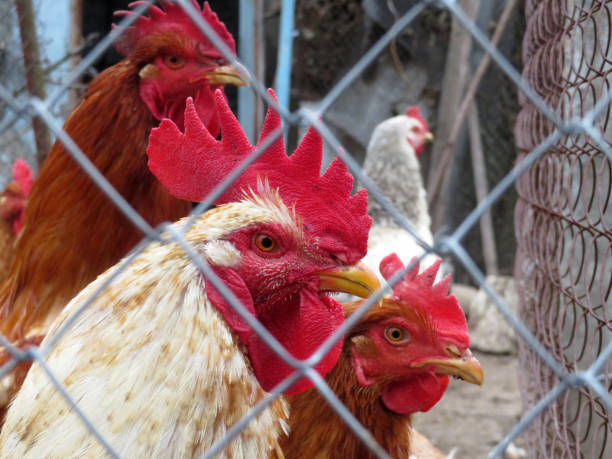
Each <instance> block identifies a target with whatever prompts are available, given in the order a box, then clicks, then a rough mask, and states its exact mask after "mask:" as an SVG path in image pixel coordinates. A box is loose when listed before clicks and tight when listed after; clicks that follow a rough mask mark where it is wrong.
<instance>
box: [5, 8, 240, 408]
mask: <svg viewBox="0 0 612 459" xmlns="http://www.w3.org/2000/svg"><path fill="white" fill-rule="evenodd" d="M141 3H143V2H134V3H133V4H132V6H137V5H139V4H141ZM193 4H194V6H197V4H196V3H195V1H193ZM198 11H200V12H201V16H202V18H203V19H204V20H205V21H207V22H208V24H210V25H211V27H212V28H213V29H214V30H215V31H216V32H217V33H218V35H219V36H220V37H221V38H222V39H223V41H224V42H225V44H226V45H227V46H228V47H229V48H230V49H231V50H232V51H234V50H235V45H234V39H233V38H232V36H231V35H230V34H229V32H227V30H226V29H225V26H224V25H223V23H221V22H220V21H219V20H218V18H217V16H216V15H215V14H214V13H213V12H212V11H211V10H210V8H209V6H208V4H207V3H206V4H204V7H203V9H202V10H200V8H199V7H198ZM129 14H133V13H132V12H128V11H124V12H119V15H129ZM115 46H116V48H117V50H118V51H119V52H120V53H121V54H123V55H124V56H125V58H124V59H123V60H121V61H120V62H119V63H117V64H116V65H114V66H112V67H110V68H108V69H106V70H105V71H103V72H102V73H100V74H99V75H98V76H97V77H96V78H95V79H94V80H93V81H92V82H91V83H90V84H89V87H88V88H87V93H86V94H85V96H84V98H83V100H82V101H81V102H80V103H79V105H77V107H76V108H75V109H74V110H73V111H72V113H71V114H70V115H69V116H68V118H67V120H66V123H65V124H64V130H65V131H66V132H67V134H68V135H69V136H70V137H71V138H72V139H73V140H74V141H75V142H76V144H77V145H78V146H79V147H80V148H81V150H82V151H83V152H84V153H85V154H86V155H87V156H88V157H89V159H90V160H91V162H92V163H93V165H94V166H95V167H96V168H97V169H98V170H99V171H100V172H101V173H102V174H104V176H105V177H106V179H107V180H108V181H109V182H110V183H111V185H112V186H113V187H115V189H116V190H117V191H118V192H119V193H120V194H121V195H122V196H123V197H124V198H125V199H126V200H127V201H128V203H129V204H130V205H131V206H132V207H133V208H134V209H135V210H136V211H137V212H138V213H139V214H140V215H141V216H142V217H143V218H144V219H145V220H146V221H147V222H148V223H149V224H151V225H153V226H157V225H158V224H160V223H161V222H164V221H175V220H177V219H178V218H180V217H183V216H185V215H187V214H188V213H189V212H190V210H191V208H192V205H191V203H190V202H188V201H184V200H180V199H177V198H176V197H174V196H171V195H170V194H169V193H168V192H167V191H166V190H165V189H164V187H163V186H162V184H161V183H159V181H158V180H156V178H155V177H154V176H153V174H151V172H150V171H149V169H148V168H147V157H146V153H145V150H146V146H147V140H148V137H149V133H150V131H151V129H152V128H153V127H155V126H156V125H157V124H158V122H159V120H161V119H163V118H170V119H172V120H173V121H174V122H175V123H176V124H177V125H178V126H181V127H182V126H183V113H184V110H185V100H186V98H187V97H189V96H191V97H193V99H194V101H195V107H196V110H197V111H198V114H199V116H200V117H201V119H202V120H203V121H204V122H205V123H206V125H207V127H208V128H209V129H210V131H211V132H212V133H213V135H217V133H218V130H219V126H218V124H219V123H218V119H217V114H216V108H215V102H214V90H215V89H216V88H219V87H220V86H221V85H223V84H226V83H230V84H243V83H244V82H243V81H242V80H241V78H240V75H239V74H238V73H237V71H236V70H235V69H234V68H232V67H231V66H229V65H227V62H226V60H225V59H224V57H223V56H222V55H221V53H220V52H219V51H218V50H217V49H216V48H214V47H213V46H212V44H211V43H210V41H209V40H208V39H207V38H206V37H205V36H204V34H202V32H201V31H200V30H199V29H198V28H197V27H196V26H195V24H193V22H192V21H191V19H190V18H189V17H188V16H187V14H186V13H185V12H184V11H183V10H182V8H181V7H180V6H179V5H176V4H173V3H170V2H162V3H161V8H160V7H156V6H153V7H151V8H150V9H149V17H146V16H143V17H140V18H138V19H137V20H136V21H135V22H134V24H133V25H132V26H131V27H129V28H128V29H127V30H126V31H125V32H124V33H123V35H121V37H120V39H119V41H117V42H116V44H115ZM142 237H143V234H142V233H141V231H140V230H139V229H138V228H137V227H136V226H135V225H134V224H133V223H132V222H131V221H130V220H129V219H128V218H127V217H126V216H124V215H123V213H122V212H121V211H120V210H119V209H118V208H117V207H116V205H115V204H114V203H113V202H112V201H111V200H110V198H108V197H107V196H106V194H104V193H103V192H102V191H101V190H100V188H99V187H98V185H97V184H95V183H94V182H93V180H92V179H91V178H90V177H89V175H88V174H87V173H86V172H84V171H83V170H82V169H81V167H80V166H79V165H78V164H77V163H76V162H75V161H74V160H73V158H72V156H71V155H70V154H69V153H68V151H67V150H66V148H65V147H64V145H63V144H62V143H61V142H60V141H56V142H55V144H54V146H53V148H52V150H51V152H50V153H49V156H48V158H47V159H46V161H45V162H44V164H43V165H42V168H41V170H40V172H39V174H38V177H37V179H36V181H35V183H34V185H33V187H32V192H31V194H30V196H29V198H28V212H27V213H26V217H25V219H24V224H23V229H22V231H21V235H20V237H19V239H18V241H17V243H16V247H15V253H14V257H13V259H12V260H13V261H12V265H11V267H10V272H9V274H8V275H7V277H6V279H4V281H3V282H2V284H0V332H2V333H3V334H4V336H6V337H7V338H8V339H9V340H11V341H12V342H14V343H17V344H18V343H20V342H24V341H25V342H27V341H29V340H30V339H35V338H36V337H38V339H40V338H41V337H42V336H44V335H45V333H46V331H47V330H48V328H49V326H50V324H51V323H52V322H53V321H54V320H55V318H56V317H57V314H59V312H60V311H61V309H62V308H63V307H64V306H65V305H66V303H68V301H70V300H71V299H72V298H73V297H74V296H75V295H76V294H77V293H78V292H79V291H80V290H81V289H82V288H83V287H84V286H85V285H87V284H88V283H89V282H91V281H92V280H94V279H95V278H96V276H98V275H99V274H100V273H101V272H103V271H104V270H105V269H107V268H109V267H110V266H112V265H113V264H115V263H116V262H117V261H119V259H120V258H121V257H123V256H124V255H125V254H126V253H127V252H128V251H129V250H130V249H131V248H132V247H134V246H135V245H136V243H137V242H138V241H139V240H140V239H142ZM10 377H11V376H9V378H10ZM5 384H8V387H13V386H16V387H19V384H20V381H18V380H15V381H14V382H12V383H6V381H5ZM10 396H11V394H0V399H2V398H3V397H10ZM0 403H1V402H0Z"/></svg>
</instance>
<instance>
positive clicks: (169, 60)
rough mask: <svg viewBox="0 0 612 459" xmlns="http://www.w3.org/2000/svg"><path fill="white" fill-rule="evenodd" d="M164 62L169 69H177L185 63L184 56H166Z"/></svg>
mask: <svg viewBox="0 0 612 459" xmlns="http://www.w3.org/2000/svg"><path fill="white" fill-rule="evenodd" d="M164 62H165V64H166V65H167V66H168V67H170V68H171V69H179V68H181V67H182V66H183V65H185V58H184V57H183V56H166V57H165V58H164Z"/></svg>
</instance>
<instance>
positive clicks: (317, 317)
mask: <svg viewBox="0 0 612 459" xmlns="http://www.w3.org/2000/svg"><path fill="white" fill-rule="evenodd" d="M216 98H217V103H218V104H219V118H220V122H221V126H222V127H221V131H222V140H219V141H217V140H215V138H214V137H213V136H212V135H211V134H210V133H209V131H208V130H207V129H206V128H205V127H204V125H203V124H202V123H201V121H200V120H199V119H198V115H197V113H196V109H195V108H194V105H193V103H192V102H188V107H187V111H186V114H185V133H184V134H182V133H181V132H180V131H179V130H178V128H177V127H176V125H175V124H174V123H173V122H172V121H170V120H164V121H163V122H162V123H161V125H160V127H159V128H158V129H155V130H154V132H153V133H152V135H151V141H150V145H149V148H148V154H149V156H150V161H151V162H152V163H154V164H159V161H170V162H171V163H172V164H176V163H181V164H183V166H185V168H184V169H182V170H181V169H178V168H177V169H174V170H170V171H166V172H167V173H166V174H165V175H163V180H164V184H165V185H167V186H168V189H169V190H170V192H172V193H174V192H176V191H177V190H179V189H180V193H181V195H183V197H189V198H190V199H194V200H197V199H201V198H202V196H203V195H201V193H205V194H208V193H209V192H210V191H211V190H212V189H213V188H214V186H215V185H216V184H217V183H218V182H219V180H220V179H221V178H222V177H223V176H224V174H225V173H223V172H222V173H219V174H215V171H216V167H215V165H216V164H217V163H219V164H224V165H225V168H226V169H227V170H231V169H233V168H234V167H236V165H237V164H239V163H240V162H241V161H242V160H243V159H244V158H245V157H246V156H247V155H248V154H250V153H251V152H252V151H253V149H254V147H253V146H252V145H250V143H249V142H248V139H247V138H246V136H245V134H244V132H243V131H242V130H241V128H240V125H239V124H238V122H237V120H236V119H235V118H234V116H233V114H232V113H231V111H230V109H229V107H228V106H227V104H226V102H225V98H224V96H223V94H222V93H221V92H218V93H217V96H216ZM279 126H280V118H279V117H278V115H277V114H276V113H274V112H272V111H269V112H268V115H267V117H266V120H265V122H264V127H263V129H262V133H261V136H260V143H261V141H262V139H264V138H266V137H267V136H268V135H269V134H270V133H271V132H273V131H274V130H276V129H278V128H279ZM321 156H322V142H321V139H320V137H319V136H318V134H317V133H316V132H315V131H313V130H311V131H310V132H309V133H308V134H307V135H306V137H305V138H304V140H303V141H302V142H301V144H300V146H299V147H298V148H297V150H296V151H295V152H294V153H293V155H292V156H291V157H288V156H287V155H286V154H285V152H284V146H283V140H282V138H280V139H278V140H276V141H275V142H274V143H273V145H272V146H271V147H270V148H268V149H267V151H266V153H265V154H264V155H262V156H261V157H260V158H259V159H258V160H257V161H256V163H255V164H253V165H251V167H249V169H247V171H246V172H244V173H243V174H242V175H241V176H240V178H239V179H238V180H237V181H236V182H234V183H233V184H232V186H231V187H230V188H229V189H228V190H226V191H225V192H224V193H223V195H222V196H221V197H220V198H219V200H218V201H217V203H225V204H223V205H221V206H220V207H217V208H214V209H212V210H210V211H208V212H206V213H204V214H203V215H201V216H199V217H198V218H197V219H196V220H195V221H194V223H193V225H192V226H190V227H189V228H187V229H186V232H185V234H184V236H185V238H186V240H187V241H188V242H189V243H190V244H191V245H192V246H193V248H194V249H195V252H197V253H198V254H200V255H201V256H203V257H204V259H205V260H206V261H207V262H208V264H209V265H210V267H211V268H212V270H213V271H214V272H215V273H216V275H217V276H219V278H220V279H221V280H222V281H223V282H224V283H225V284H226V286H227V287H228V288H229V289H230V290H231V291H232V292H233V293H234V295H235V296H236V297H237V298H238V299H239V300H240V302H241V303H242V304H243V305H244V307H245V308H246V309H247V311H248V313H250V314H252V315H253V316H254V317H256V318H257V319H258V320H259V321H260V322H261V323H262V324H263V325H264V327H265V328H266V329H267V330H268V331H269V332H270V333H271V334H272V335H273V336H274V337H275V338H276V339H277V340H278V341H279V342H280V343H281V344H282V345H283V346H284V347H285V348H286V349H287V350H288V351H289V352H290V353H291V354H292V355H293V356H294V357H296V358H299V359H305V358H307V357H309V356H310V355H311V354H312V352H313V351H315V350H316V349H317V348H318V347H319V346H320V345H321V344H322V342H323V341H324V340H325V339H327V338H328V337H329V336H330V335H331V333H333V332H334V331H335V330H336V329H337V327H338V326H340V325H341V324H342V322H343V319H344V314H343V311H342V306H341V305H340V304H339V303H338V302H336V301H335V300H334V299H332V298H331V297H330V296H329V295H328V294H327V293H328V292H333V291H339V290H343V291H348V292H350V293H353V294H357V295H362V296H365V295H368V294H369V293H371V291H373V290H374V289H376V288H377V287H378V285H379V284H378V281H377V279H376V276H375V275H374V273H372V272H369V271H367V270H363V269H362V268H361V267H360V266H355V263H357V262H358V260H359V259H360V258H361V257H362V256H363V255H364V254H365V251H366V246H367V234H368V231H369V227H370V223H371V219H370V218H369V217H368V216H367V214H366V208H367V197H366V194H365V192H358V193H357V194H356V195H354V196H352V197H351V196H350V192H351V189H352V177H351V176H350V174H349V173H348V170H347V169H346V167H345V166H344V165H343V164H342V163H341V162H340V161H339V160H336V161H335V162H334V163H332V165H331V166H330V167H329V168H328V169H327V171H326V172H325V173H324V174H323V175H322V176H319V170H320V164H321ZM189 166H193V167H189ZM206 170H208V171H210V172H211V173H210V174H206V173H205V172H204V171H206ZM175 172H176V173H177V175H174V173H175ZM191 172H195V175H196V176H197V177H196V179H193V180H192V177H191ZM192 186H193V187H192ZM190 187H192V188H190ZM186 221H187V219H184V220H182V221H180V222H178V223H176V224H175V225H173V229H174V230H175V231H180V230H182V229H183V226H184V224H185V223H186ZM118 270H119V267H118V266H114V267H112V268H111V269H109V270H108V271H106V272H105V273H104V274H102V275H101V276H100V277H99V278H98V279H96V280H95V281H94V282H92V283H91V284H90V285H89V286H87V287H86V288H85V289H84V290H83V291H82V292H81V293H80V294H79V295H78V296H76V297H75V298H74V300H72V301H71V302H70V303H69V304H68V306H67V307H66V308H65V309H64V310H63V311H62V312H61V314H60V316H59V317H58V319H57V320H56V322H55V323H54V325H53V327H52V329H51V331H50V335H49V337H51V336H52V335H54V334H55V333H56V332H57V331H58V329H59V328H61V327H62V325H63V324H64V323H65V321H66V320H67V318H68V316H70V315H72V314H74V313H75V312H76V311H77V310H78V309H79V308H81V307H82V306H83V303H84V302H85V301H87V300H88V299H89V298H90V297H91V296H92V294H93V292H95V291H96V290H97V289H98V288H99V287H100V286H101V285H102V284H104V283H105V282H108V281H110V284H109V286H108V287H107V288H106V289H105V290H104V292H103V293H102V294H101V295H100V296H98V297H96V298H95V299H94V300H93V303H92V304H91V305H90V307H89V308H87V309H85V310H84V311H83V312H82V314H81V315H80V316H79V317H78V319H77V320H76V322H75V323H74V324H73V325H72V326H71V327H70V328H69V329H68V330H66V333H65V334H64V335H63V336H62V338H61V340H59V341H58V342H57V343H56V344H55V346H54V347H53V348H52V349H51V350H50V351H49V353H48V357H47V360H48V365H49V367H50V368H51V369H52V371H54V373H55V374H56V376H57V377H58V378H59V380H60V381H62V382H63V384H64V385H65V386H66V388H67V391H68V393H70V394H71V395H72V396H73V397H74V399H75V400H77V401H78V404H79V406H80V407H81V408H82V410H83V411H84V412H85V413H86V415H87V416H88V417H89V418H90V419H91V421H92V422H93V424H94V425H95V426H96V427H97V428H98V429H99V430H100V432H101V434H102V435H104V437H105V438H106V439H107V440H108V441H109V443H110V444H111V445H112V446H113V447H114V448H115V449H116V452H117V453H118V454H120V455H122V456H124V457H198V456H199V455H201V454H202V453H203V452H204V451H206V450H207V449H208V448H210V446H211V445H212V444H213V443H214V442H215V441H216V440H218V439H219V438H221V437H223V436H224V435H225V433H226V432H227V429H228V428H230V427H231V426H232V425H233V424H234V423H235V422H236V421H237V420H238V419H240V417H242V416H243V415H245V414H246V413H247V412H248V411H249V410H250V409H251V408H252V407H253V406H254V405H255V404H256V403H257V402H258V401H259V400H261V399H262V397H263V396H264V395H265V391H270V390H271V389H272V388H274V387H275V386H276V385H277V384H278V383H279V382H281V381H282V380H283V379H285V378H286V377H287V376H289V375H291V374H292V373H293V368H292V367H291V366H289V365H288V364H286V363H285V362H284V361H283V360H281V359H280V358H279V357H278V356H277V355H276V354H275V353H274V352H273V351H272V350H271V349H270V348H269V347H268V346H267V344H265V342H264V341H263V340H262V339H261V338H260V337H259V336H258V335H257V334H256V333H255V332H254V331H253V329H252V328H251V326H250V325H249V324H248V323H247V322H246V321H245V320H244V319H243V318H242V317H241V316H239V315H238V314H237V313H236V312H235V310H234V309H233V307H232V306H231V305H230V304H229V303H228V301H227V300H226V299H225V297H224V296H222V295H221V294H220V293H219V292H218V291H217V290H216V288H215V287H213V285H212V283H210V281H209V280H207V279H205V278H204V277H203V275H202V273H201V272H200V271H199V270H198V268H197V267H196V266H195V265H194V264H193V263H191V262H190V258H189V257H188V256H187V255H186V253H185V252H184V251H183V250H182V249H181V247H180V246H179V245H178V244H177V243H174V242H171V243H161V242H155V243H152V244H151V245H150V246H149V247H148V248H146V249H145V250H144V251H143V252H142V253H140V254H138V255H137V256H136V257H135V258H134V259H133V260H132V261H131V262H129V264H128V265H127V267H126V269H125V270H123V271H122V272H120V273H118V272H117V271H118ZM115 275H116V277H115V278H114V279H112V278H113V276H115ZM111 279H112V280H111ZM48 339H49V338H46V339H45V341H44V342H43V345H44V344H45V343H46V342H47V341H48ZM340 350H341V343H338V344H336V345H335V346H334V347H333V348H332V349H331V350H330V351H329V353H328V354H327V355H326V356H325V357H324V358H323V359H322V360H321V361H320V362H319V363H318V364H317V366H316V369H317V370H318V371H319V372H320V373H321V374H325V373H327V372H328V371H329V370H330V369H331V368H332V367H333V366H334V364H335V362H336V360H337V358H338V355H339V354H340ZM310 386H311V383H310V382H309V380H304V379H299V380H298V381H297V382H295V383H294V384H293V385H292V386H290V388H289V389H288V390H287V391H286V392H287V393H289V394H294V393H297V392H299V391H302V390H304V389H307V388H308V387H310ZM286 418H287V409H286V404H285V402H284V400H283V399H282V398H281V399H278V400H276V401H275V402H273V403H272V404H271V405H270V406H268V407H267V408H266V409H265V410H264V411H263V412H262V413H261V414H260V415H258V416H257V417H256V418H255V419H254V420H252V421H251V423H250V424H249V425H248V427H247V428H245V429H243V430H242V431H241V432H240V433H239V434H238V435H237V436H236V437H234V438H233V439H232V440H231V441H230V442H229V444H228V445H227V446H226V447H225V450H224V455H225V456H226V457H267V456H269V455H273V454H275V453H276V451H278V445H277V443H278V439H279V436H280V435H281V434H282V432H283V431H284V430H286V423H285V420H286ZM7 454H10V455H13V456H14V455H19V456H21V455H23V456H25V457H42V456H49V455H51V456H53V457H69V456H70V457H77V456H82V455H87V456H96V457H98V456H101V455H103V454H104V449H103V447H102V446H101V445H100V444H98V443H97V442H96V440H95V438H94V437H93V436H92V435H91V434H90V433H89V431H88V430H87V428H86V427H85V426H84V425H83V424H82V423H81V421H80V420H79V418H78V417H77V415H76V414H75V413H74V412H72V411H71V410H69V409H67V407H66V404H65V402H64V400H63V399H62V397H61V395H60V394H59V393H58V392H57V391H56V390H55V389H54V388H53V386H52V385H51V384H49V382H48V379H47V376H46V375H45V373H44V371H43V370H42V369H41V368H40V366H38V365H35V366H34V367H33V368H32V369H31V371H30V373H29V374H28V376H27V378H26V380H25V382H24V384H23V387H22V389H21V391H20V392H19V393H18V395H17V397H16V399H15V401H14V403H13V404H12V405H11V407H10V409H9V412H8V414H7V418H6V423H5V425H4V428H3V429H2V434H1V436H0V456H5V455H7Z"/></svg>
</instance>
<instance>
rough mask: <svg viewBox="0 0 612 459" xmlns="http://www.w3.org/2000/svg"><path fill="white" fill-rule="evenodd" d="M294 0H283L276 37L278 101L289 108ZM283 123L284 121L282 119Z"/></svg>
mask: <svg viewBox="0 0 612 459" xmlns="http://www.w3.org/2000/svg"><path fill="white" fill-rule="evenodd" d="M294 14H295V0H283V4H282V10H281V24H280V33H279V38H278V63H277V67H276V87H277V95H278V103H279V105H280V106H281V107H284V108H285V109H287V110H289V93H290V90H291V60H292V52H293V49H292V48H293V18H294ZM283 124H284V125H285V129H286V123H285V122H284V120H283Z"/></svg>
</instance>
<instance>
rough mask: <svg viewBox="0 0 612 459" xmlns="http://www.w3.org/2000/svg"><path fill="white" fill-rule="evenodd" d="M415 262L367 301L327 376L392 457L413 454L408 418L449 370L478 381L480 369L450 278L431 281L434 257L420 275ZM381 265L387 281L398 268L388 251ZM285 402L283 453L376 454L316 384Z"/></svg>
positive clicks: (442, 385)
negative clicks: (386, 292)
mask: <svg viewBox="0 0 612 459" xmlns="http://www.w3.org/2000/svg"><path fill="white" fill-rule="evenodd" d="M416 261H417V260H416V258H415V259H413V261H412V262H414V263H415V267H414V268H413V269H412V270H410V271H409V272H408V273H407V274H406V275H405V277H404V278H403V279H402V280H401V281H400V282H399V283H397V284H396V285H395V287H394V288H393V294H392V295H391V296H389V297H385V299H384V301H383V304H382V306H380V307H378V306H374V307H372V308H371V309H370V311H368V312H367V313H366V315H365V316H363V317H362V318H361V319H360V321H359V322H358V323H357V325H355V326H354V327H353V328H352V329H351V330H350V331H349V332H348V333H347V335H346V336H345V338H344V347H343V349H342V354H341V356H340V359H339V361H338V363H337V364H336V366H335V367H334V369H333V370H332V371H331V372H330V373H329V374H328V375H327V377H326V378H325V379H326V381H327V383H328V384H329V386H330V387H331V389H332V390H333V391H334V392H335V394H336V395H337V396H338V398H339V399H340V400H341V401H342V402H343V403H344V404H345V406H346V407H347V408H348V409H349V411H350V412H351V413H352V414H353V415H354V416H355V417H356V418H357V420H358V421H359V422H360V423H361V424H362V425H363V426H364V427H365V428H366V429H368V430H369V431H370V432H371V433H372V435H373V437H374V439H375V440H376V441H377V442H378V444H379V445H381V446H382V447H383V448H384V449H385V451H387V453H388V454H389V455H390V456H391V457H394V458H408V457H409V456H410V454H411V453H412V452H413V451H412V449H411V442H410V440H411V434H412V429H411V427H410V416H411V414H413V413H415V412H418V411H428V410H429V409H430V408H431V407H433V406H434V405H435V404H436V403H437V402H438V401H439V400H440V398H441V397H442V395H443V394H444V391H445V390H446V387H447V385H448V383H449V375H452V376H454V377H458V378H461V379H463V380H465V381H467V382H470V383H474V384H482V382H483V373H482V368H481V367H480V364H479V363H478V361H477V360H476V359H475V358H474V357H473V356H472V353H471V352H470V350H469V334H468V330H467V323H466V320H465V315H464V313H463V310H462V309H461V307H460V306H459V304H458V303H457V300H456V298H455V297H454V296H453V295H449V294H448V287H449V283H450V278H449V277H448V276H447V277H445V278H444V279H442V280H441V281H440V282H438V283H437V284H435V285H433V282H434V279H435V277H436V273H437V271H438V268H439V266H440V260H438V261H437V262H436V263H434V264H433V265H431V266H430V267H428V268H427V269H426V270H425V271H423V272H422V273H421V274H419V265H418V263H416ZM380 269H381V273H382V274H383V276H384V277H385V279H389V278H390V277H391V276H392V275H393V274H394V273H396V272H398V271H400V270H402V269H404V266H403V264H402V262H401V261H400V260H399V258H398V257H397V255H395V254H392V255H389V256H387V257H386V258H384V259H383V260H382V262H381V266H380ZM361 304H362V301H357V302H354V303H346V304H345V305H344V311H345V313H346V314H347V315H349V316H350V315H351V314H352V313H353V312H355V311H356V310H357V308H359V306H361ZM289 401H290V405H291V417H290V420H289V425H290V429H291V431H290V435H289V437H288V438H286V439H284V440H283V441H282V443H281V445H282V448H283V452H284V454H285V456H286V457H287V458H300V457H320V458H334V457H347V458H348V457H350V458H369V457H375V456H374V454H373V453H372V452H371V451H370V450H369V449H368V448H367V446H365V445H364V444H363V443H362V442H361V440H359V439H358V438H357V436H356V435H355V434H354V433H353V432H352V430H351V429H350V428H349V427H348V426H347V425H346V423H345V422H344V421H343V420H342V418H340V417H339V416H338V415H337V414H336V412H335V411H334V409H333V408H331V407H330V406H329V405H328V403H327V402H326V401H325V400H324V399H323V397H322V396H321V395H320V394H319V392H318V391H317V390H316V389H311V390H308V391H306V392H302V393H301V394H298V395H296V396H295V397H292V398H291V399H289Z"/></svg>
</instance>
